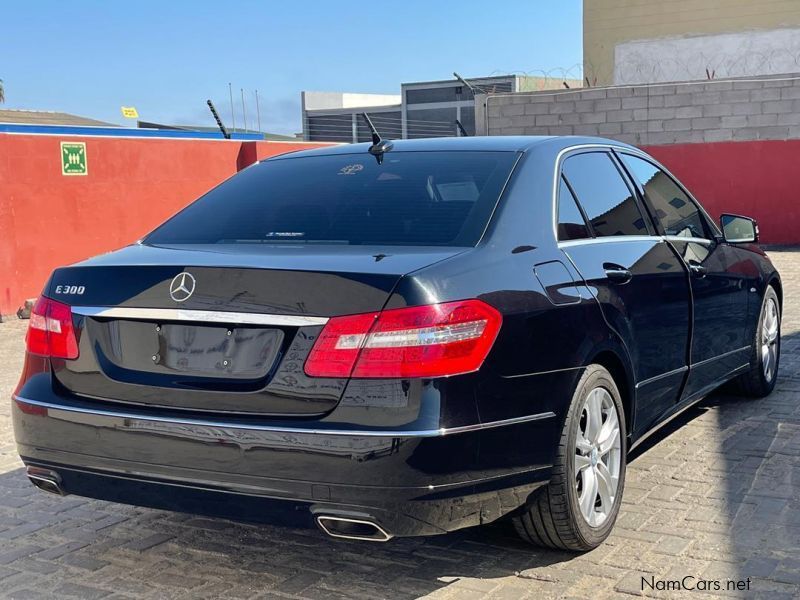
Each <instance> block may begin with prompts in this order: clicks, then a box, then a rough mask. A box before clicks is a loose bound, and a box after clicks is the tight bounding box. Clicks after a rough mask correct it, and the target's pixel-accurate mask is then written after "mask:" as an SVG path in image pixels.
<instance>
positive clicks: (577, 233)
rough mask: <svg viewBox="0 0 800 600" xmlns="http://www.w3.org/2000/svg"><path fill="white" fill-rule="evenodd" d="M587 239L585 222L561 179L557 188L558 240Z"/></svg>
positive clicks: (587, 231)
mask: <svg viewBox="0 0 800 600" xmlns="http://www.w3.org/2000/svg"><path fill="white" fill-rule="evenodd" d="M587 237H589V230H588V228H587V227H586V221H584V219H583V215H582V214H581V211H580V210H579V209H578V205H577V204H576V203H575V196H573V195H572V192H571V191H570V189H569V187H568V186H567V184H566V182H565V181H564V178H563V177H562V178H561V185H560V187H559V188H558V239H559V240H577V239H581V238H587Z"/></svg>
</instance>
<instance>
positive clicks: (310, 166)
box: [143, 152, 517, 246]
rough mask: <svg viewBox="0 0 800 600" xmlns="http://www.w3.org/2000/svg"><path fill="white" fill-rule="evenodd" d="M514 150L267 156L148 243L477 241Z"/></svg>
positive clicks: (422, 243)
mask: <svg viewBox="0 0 800 600" xmlns="http://www.w3.org/2000/svg"><path fill="white" fill-rule="evenodd" d="M516 158H517V154H516V153H514V152H387V153H386V154H385V155H384V158H383V162H382V164H378V163H377V161H376V160H375V157H374V156H372V155H370V154H367V153H366V152H364V153H360V154H333V155H324V156H306V157H298V158H285V159H276V160H268V161H264V162H262V163H260V164H257V165H254V166H252V167H250V168H248V169H246V170H244V171H242V172H241V173H239V174H238V175H235V176H234V177H232V178H230V179H228V180H227V181H226V182H224V183H223V184H221V185H219V186H218V187H216V188H214V189H213V190H211V191H210V192H209V193H207V194H206V195H205V196H203V197H202V198H200V199H199V200H197V201H196V202H194V203H193V204H191V205H189V206H188V207H187V208H186V209H184V210H183V211H181V212H180V213H178V214H177V215H175V216H174V217H173V218H171V219H170V220H169V221H167V222H166V223H164V224H163V225H161V226H160V227H159V228H158V229H156V230H155V231H154V232H152V233H151V234H150V235H149V236H147V237H146V238H145V240H144V242H143V243H145V244H162V245H163V244H258V243H261V244H351V245H356V244H375V245H393V244H394V245H409V246H474V245H475V244H477V243H478V241H479V240H480V238H481V235H482V234H483V231H484V230H485V229H486V225H487V224H488V222H489V219H490V218H491V215H492V212H493V210H494V207H495V205H496V204H497V201H498V198H499V197H500V193H501V192H502V190H503V186H504V184H505V182H506V180H507V179H508V177H509V175H510V173H511V170H512V168H513V166H514V163H515V161H516Z"/></svg>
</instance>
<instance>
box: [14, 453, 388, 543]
mask: <svg viewBox="0 0 800 600" xmlns="http://www.w3.org/2000/svg"><path fill="white" fill-rule="evenodd" d="M26 472H27V475H28V479H30V481H31V483H32V484H33V485H35V486H36V487H37V488H39V489H40V490H42V491H44V492H47V493H49V494H56V495H58V496H66V495H67V492H66V491H64V488H63V487H62V483H61V476H60V475H59V474H58V473H56V472H55V471H51V470H50V469H43V468H42V467H34V466H29V467H27V469H26ZM314 520H315V521H316V523H317V525H318V526H319V528H320V529H321V530H322V531H323V532H325V533H326V534H327V535H329V536H330V537H334V538H340V539H345V540H362V541H367V542H388V541H389V540H390V539H392V535H391V534H390V533H389V532H388V531H386V530H385V529H384V528H383V527H381V526H380V525H378V524H377V523H375V522H373V521H367V520H365V519H354V518H351V517H342V516H336V515H319V514H318V515H316V516H315V518H314Z"/></svg>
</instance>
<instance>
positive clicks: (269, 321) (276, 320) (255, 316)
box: [70, 306, 328, 327]
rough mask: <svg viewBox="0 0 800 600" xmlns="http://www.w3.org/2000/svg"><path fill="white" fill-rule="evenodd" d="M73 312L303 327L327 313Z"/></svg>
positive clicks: (76, 308) (92, 308) (324, 320)
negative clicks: (314, 314) (318, 314)
mask: <svg viewBox="0 0 800 600" xmlns="http://www.w3.org/2000/svg"><path fill="white" fill-rule="evenodd" d="M70 308H71V309H72V312H73V313H75V314H78V315H82V316H84V317H98V318H106V319H133V320H140V321H157V322H162V321H195V322H199V323H232V324H242V325H275V326H278V327H281V326H282V327H303V326H308V325H324V324H325V323H327V322H328V317H306V316H303V315H272V314H264V313H243V312H228V311H222V310H189V309H185V308H131V307H124V306H72V307H70Z"/></svg>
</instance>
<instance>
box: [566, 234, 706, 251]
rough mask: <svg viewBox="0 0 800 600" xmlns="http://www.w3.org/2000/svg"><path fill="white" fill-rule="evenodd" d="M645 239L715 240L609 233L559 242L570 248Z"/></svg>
mask: <svg viewBox="0 0 800 600" xmlns="http://www.w3.org/2000/svg"><path fill="white" fill-rule="evenodd" d="M645 241H659V242H693V243H695V244H706V245H711V244H713V243H714V240H708V239H706V238H695V237H683V236H680V235H607V236H605V237H598V238H582V239H580V240H564V241H563V242H558V247H559V248H570V247H572V246H580V245H583V244H610V243H612V242H615V243H619V242H645Z"/></svg>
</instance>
